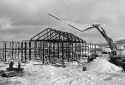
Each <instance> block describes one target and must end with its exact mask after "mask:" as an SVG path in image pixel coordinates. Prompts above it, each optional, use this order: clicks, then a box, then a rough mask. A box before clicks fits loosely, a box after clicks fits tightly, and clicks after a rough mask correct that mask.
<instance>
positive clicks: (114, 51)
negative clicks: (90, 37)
mask: <svg viewBox="0 0 125 85" xmlns="http://www.w3.org/2000/svg"><path fill="white" fill-rule="evenodd" d="M93 28H96V29H97V30H98V31H99V32H100V33H101V35H102V36H103V37H104V38H105V40H106V41H107V42H108V44H109V47H110V49H111V54H112V56H115V57H116V56H117V51H118V50H117V45H116V43H115V42H114V41H113V40H112V38H110V37H109V36H108V35H107V33H106V31H105V30H104V29H103V27H101V25H100V24H93V25H92V27H89V28H87V29H85V30H83V31H82V32H85V31H87V30H90V29H93Z"/></svg>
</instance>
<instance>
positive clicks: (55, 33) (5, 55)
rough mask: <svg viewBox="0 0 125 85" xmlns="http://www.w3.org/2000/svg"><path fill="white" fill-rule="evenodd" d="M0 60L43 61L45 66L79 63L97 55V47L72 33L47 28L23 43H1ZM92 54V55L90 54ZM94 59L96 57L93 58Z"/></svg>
mask: <svg viewBox="0 0 125 85" xmlns="http://www.w3.org/2000/svg"><path fill="white" fill-rule="evenodd" d="M0 45H1V46H0V48H1V49H0V58H1V60H3V61H5V62H7V61H8V60H17V61H19V60H20V61H22V62H28V61H29V60H41V61H42V62H43V64H47V63H62V64H64V63H65V62H72V61H77V60H78V59H80V58H85V57H87V58H89V57H90V55H91V54H95V53H96V45H95V44H88V43H86V41H85V40H83V39H81V38H79V37H77V36H75V35H74V34H72V33H69V32H64V31H60V30H56V29H52V28H46V29H45V30H43V31H42V32H40V33H38V34H36V35H35V36H33V37H32V38H30V39H29V40H23V41H22V42H14V41H12V42H7V41H1V42H0ZM88 53H90V55H89V54H88ZM91 57H94V56H91Z"/></svg>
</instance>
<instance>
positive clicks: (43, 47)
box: [42, 41, 45, 64]
mask: <svg viewBox="0 0 125 85" xmlns="http://www.w3.org/2000/svg"><path fill="white" fill-rule="evenodd" d="M44 57H45V56H44V41H43V59H42V60H43V64H44Z"/></svg>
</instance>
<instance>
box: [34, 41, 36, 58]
mask: <svg viewBox="0 0 125 85" xmlns="http://www.w3.org/2000/svg"><path fill="white" fill-rule="evenodd" d="M34 57H35V59H36V57H37V42H36V41H34Z"/></svg>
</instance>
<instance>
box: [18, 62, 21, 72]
mask: <svg viewBox="0 0 125 85" xmlns="http://www.w3.org/2000/svg"><path fill="white" fill-rule="evenodd" d="M20 69H21V64H20V62H18V71H20Z"/></svg>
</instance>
